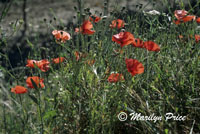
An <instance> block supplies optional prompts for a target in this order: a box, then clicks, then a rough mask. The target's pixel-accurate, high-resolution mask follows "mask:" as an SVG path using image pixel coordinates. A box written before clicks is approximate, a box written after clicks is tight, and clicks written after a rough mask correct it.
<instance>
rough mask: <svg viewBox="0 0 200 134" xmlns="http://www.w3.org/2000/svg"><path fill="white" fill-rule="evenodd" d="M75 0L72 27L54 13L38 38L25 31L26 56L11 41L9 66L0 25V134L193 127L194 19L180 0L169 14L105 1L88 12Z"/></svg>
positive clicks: (188, 130) (199, 65)
mask: <svg viewBox="0 0 200 134" xmlns="http://www.w3.org/2000/svg"><path fill="white" fill-rule="evenodd" d="M82 2H83V1H82V0H77V3H76V4H77V6H76V7H75V8H74V13H75V14H76V16H75V17H74V18H73V19H74V20H76V21H74V22H75V24H73V25H68V26H67V27H66V26H65V25H64V24H63V23H62V21H60V20H59V18H57V17H56V16H57V15H56V14H55V16H53V17H52V22H49V21H45V20H44V24H45V26H46V34H45V36H40V33H39V32H35V35H36V36H34V38H29V36H28V35H26V38H25V41H26V43H25V44H24V45H26V47H28V49H29V51H27V53H28V54H27V55H28V56H26V57H24V55H23V54H22V53H23V52H22V51H21V49H20V47H19V46H18V45H17V44H20V42H16V46H14V47H15V49H16V50H17V51H18V53H20V55H16V57H15V58H17V59H21V60H20V63H19V66H18V67H16V68H13V67H12V63H11V61H10V60H9V56H8V53H9V52H8V50H10V48H9V43H8V42H9V40H10V39H11V38H12V36H13V35H12V34H11V35H10V36H7V34H6V33H5V32H4V31H2V29H1V28H0V33H1V38H0V49H1V50H4V51H0V52H1V53H0V58H1V59H2V61H0V63H1V66H0V96H1V97H0V133H2V134H198V133H199V132H200V103H199V100H200V29H199V24H200V18H199V17H200V16H199V17H198V15H196V14H195V13H194V12H193V9H192V8H191V9H187V11H186V9H185V6H184V5H183V4H182V3H176V4H177V7H179V8H178V9H174V10H172V8H171V7H170V6H169V7H168V8H169V11H168V12H169V14H165V13H161V12H156V11H153V12H143V10H144V9H143V7H142V6H141V5H137V6H136V7H135V9H136V11H134V12H131V11H129V10H127V9H126V8H124V7H119V5H117V6H116V8H113V11H110V10H109V9H108V6H107V4H108V3H107V0H105V3H104V11H103V13H100V14H91V13H90V8H85V7H83V3H82ZM166 4H167V3H166ZM198 5H199V3H197V5H195V7H197V6H198ZM195 7H193V8H195ZM0 22H1V21H0ZM18 23H19V24H22V25H23V21H21V22H17V24H18ZM12 28H13V32H14V33H15V34H19V29H20V25H15V24H13V25H12ZM41 40H43V42H42V43H41V42H40V41H41ZM37 44H40V45H37Z"/></svg>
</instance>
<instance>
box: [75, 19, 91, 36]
mask: <svg viewBox="0 0 200 134" xmlns="http://www.w3.org/2000/svg"><path fill="white" fill-rule="evenodd" d="M92 28H93V25H92V23H91V22H90V21H89V20H86V21H84V22H83V24H82V26H81V27H80V28H75V32H81V33H82V34H88V35H91V34H94V33H95V31H94V30H91V29H92Z"/></svg>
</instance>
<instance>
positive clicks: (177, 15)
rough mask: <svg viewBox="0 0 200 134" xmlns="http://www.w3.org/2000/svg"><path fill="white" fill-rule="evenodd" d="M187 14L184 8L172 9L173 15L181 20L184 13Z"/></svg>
mask: <svg viewBox="0 0 200 134" xmlns="http://www.w3.org/2000/svg"><path fill="white" fill-rule="evenodd" d="M187 14H188V12H187V11H185V10H175V11H174V15H175V17H176V18H177V19H178V20H181V19H182V18H184V17H185V16H186V15H187Z"/></svg>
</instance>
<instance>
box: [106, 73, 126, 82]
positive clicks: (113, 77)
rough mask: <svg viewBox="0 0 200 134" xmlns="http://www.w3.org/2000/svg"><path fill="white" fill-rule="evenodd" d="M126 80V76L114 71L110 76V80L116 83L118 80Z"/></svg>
mask: <svg viewBox="0 0 200 134" xmlns="http://www.w3.org/2000/svg"><path fill="white" fill-rule="evenodd" d="M121 80H124V77H123V75H122V74H119V73H112V74H111V75H110V76H109V77H108V82H110V83H115V82H118V81H121Z"/></svg>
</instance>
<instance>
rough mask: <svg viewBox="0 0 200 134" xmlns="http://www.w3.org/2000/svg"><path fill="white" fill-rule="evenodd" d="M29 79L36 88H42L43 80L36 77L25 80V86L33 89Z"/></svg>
mask: <svg viewBox="0 0 200 134" xmlns="http://www.w3.org/2000/svg"><path fill="white" fill-rule="evenodd" d="M31 79H32V80H33V81H34V82H35V84H36V85H37V87H41V88H44V82H43V81H44V79H42V78H40V77H38V76H33V77H28V78H27V79H26V84H27V86H28V87H29V88H35V87H34V86H33V83H32V81H31Z"/></svg>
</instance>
